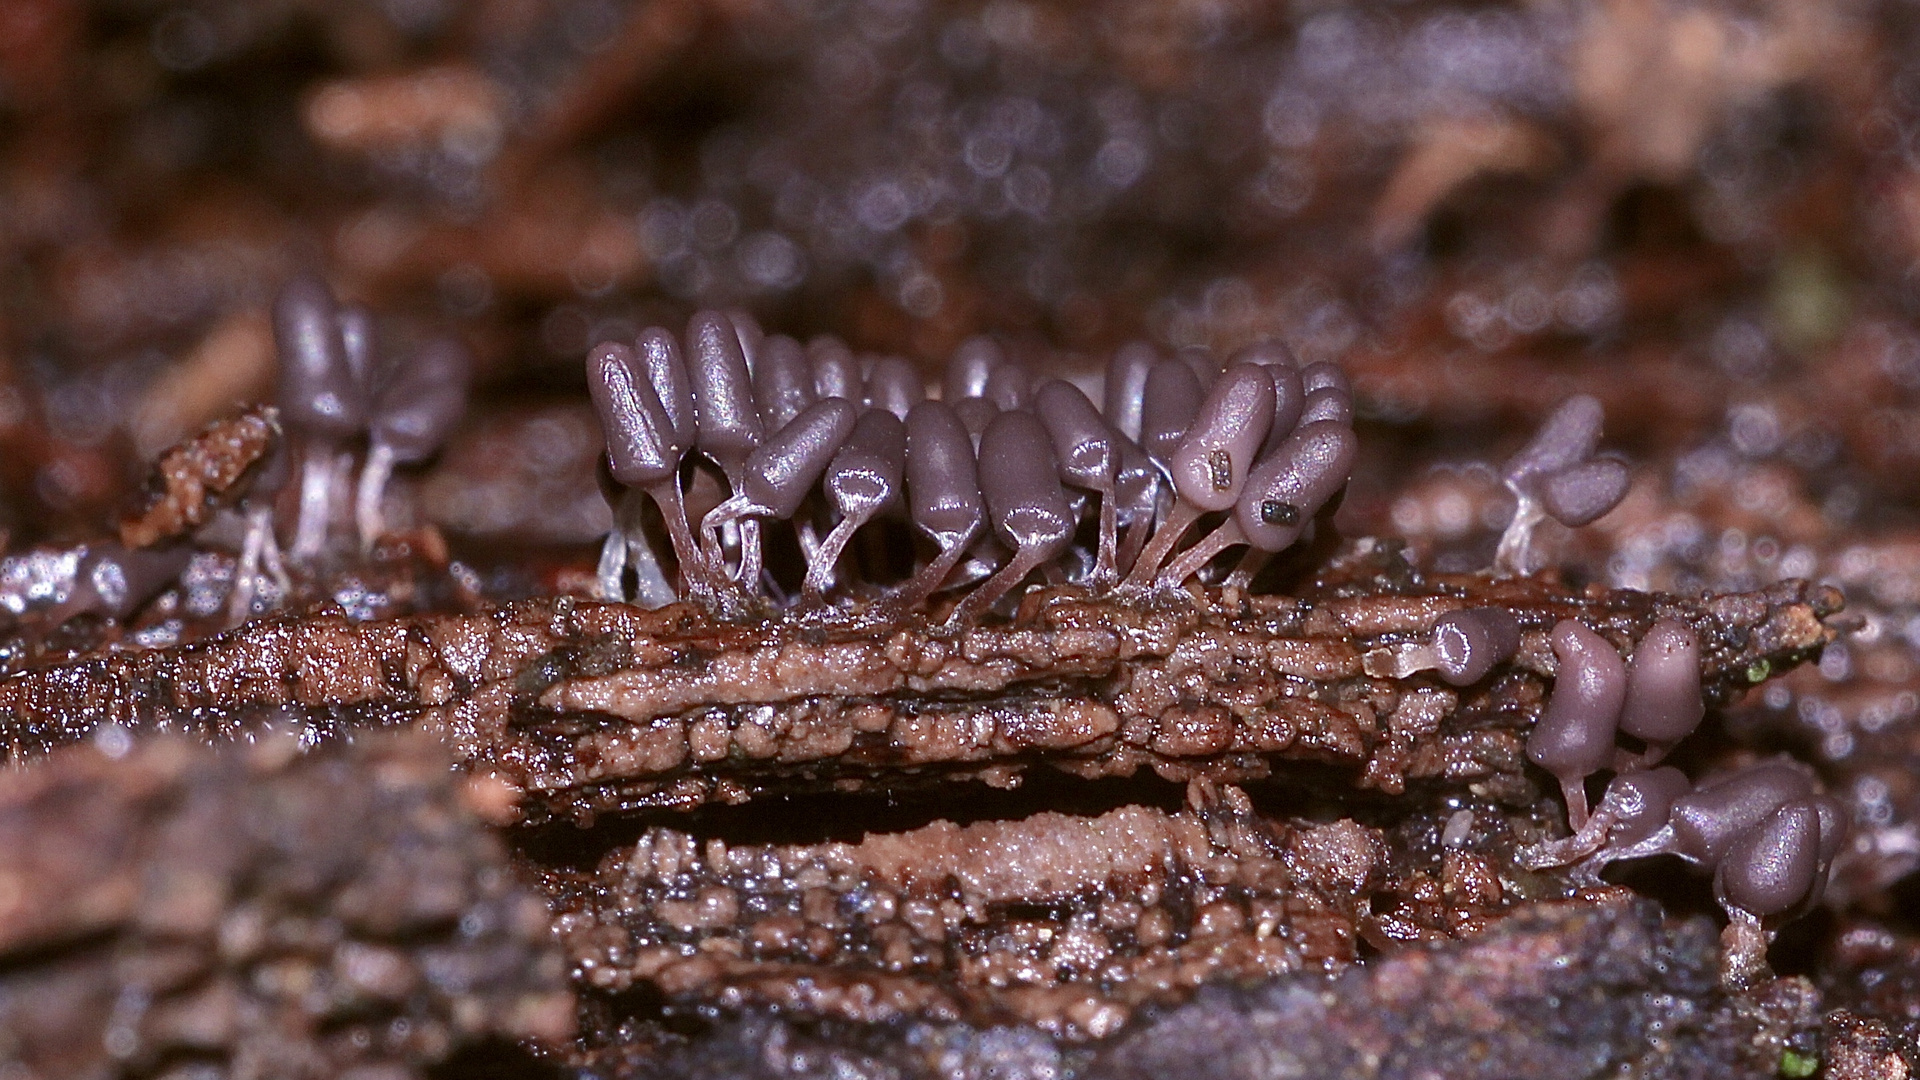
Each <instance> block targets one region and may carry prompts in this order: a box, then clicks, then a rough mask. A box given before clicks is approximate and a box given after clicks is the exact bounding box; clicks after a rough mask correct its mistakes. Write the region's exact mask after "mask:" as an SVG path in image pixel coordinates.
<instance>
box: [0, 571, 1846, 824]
mask: <svg viewBox="0 0 1920 1080" xmlns="http://www.w3.org/2000/svg"><path fill="white" fill-rule="evenodd" d="M1363 550H1364V548H1363ZM1372 558H1373V564H1377V565H1373V564H1369V565H1370V567H1371V568H1370V569H1369V570H1368V571H1367V572H1366V573H1364V574H1359V575H1354V574H1349V576H1348V578H1347V579H1346V580H1345V581H1344V582H1340V583H1335V584H1333V585H1324V584H1323V585H1321V586H1317V587H1316V589H1315V590H1314V592H1313V593H1312V594H1311V595H1310V596H1308V597H1303V598H1293V597H1280V596H1244V595H1238V594H1233V595H1221V594H1220V593H1218V592H1210V593H1201V592H1194V593H1190V594H1176V595H1171V596H1167V597H1162V598H1160V599H1158V600H1156V601H1153V602H1136V603H1127V602H1122V601H1119V600H1116V599H1112V598H1102V597H1092V596H1088V595H1087V594H1085V593H1083V592H1080V591H1077V590H1072V589H1059V590H1051V591H1038V592H1035V593H1033V594H1030V595H1029V596H1028V597H1027V599H1026V601H1025V602H1024V603H1023V604H1022V607H1021V611H1020V613H1019V615H1018V617H1016V618H1015V619H1014V620H1012V621H1011V622H1005V623H999V624H990V625H980V626H971V627H966V628H963V629H960V630H958V631H950V630H947V629H945V628H942V627H939V626H936V625H932V624H928V623H924V622H919V621H915V620H912V619H909V620H905V621H899V622H879V621H875V620H872V619H869V618H867V617H866V616H865V614H864V612H863V611H861V610H854V611H851V612H842V613H839V614H836V615H833V616H831V617H821V618H807V617H799V616H790V617H784V618H777V619H775V618H768V619H762V620H756V621H750V622H724V621H719V620H716V619H714V618H712V617H710V616H708V615H707V614H705V613H704V612H703V611H701V610H700V609H697V608H695V607H692V606H690V605H685V604H680V605H674V606H671V607H668V608H664V609H660V610H657V611H648V610H644V609H641V608H637V607H632V606H629V605H624V604H607V603H593V602H585V601H581V600H577V599H573V598H567V597H559V598H547V599H540V600H532V601H526V602H522V603H518V604H511V605H507V606H504V607H500V608H496V609H493V610H490V611H487V612H485V613H482V614H477V615H451V614H422V615H416V616H410V617H405V618H396V619H388V620H377V621H369V622H361V623H355V622H351V621H349V620H348V619H346V618H345V617H344V616H342V615H340V614H338V613H327V612H325V611H321V612H317V613H309V614H307V615H304V616H297V617H296V616H287V617H280V618H273V619H265V620H261V621H259V622H255V623H251V624H248V625H246V626H243V627H240V628H239V629H236V630H234V631H232V632H230V633H227V634H225V635H222V636H220V637H217V638H214V639H211V640H207V641H202V642H198V643H194V644H190V645H184V646H180V647H177V648H172V649H158V650H152V651H147V652H129V653H113V654H108V655H101V656H95V657H90V658H86V659H82V660H79V661H75V662H72V663H67V664H61V665H58V666H54V667H49V668H44V669H40V670H34V671H28V672H23V673H21V674H19V675H16V676H14V677H12V678H10V679H8V680H6V681H4V682H0V718H3V719H0V725H4V729H5V730H4V736H5V737H4V739H3V740H0V745H6V746H9V747H10V748H11V754H12V755H13V756H15V757H18V756H19V755H21V754H23V753H33V752H38V751H41V750H45V749H48V748H51V747H53V746H56V745H59V744H61V743H65V742H71V741H73V740H76V739H79V738H81V737H83V736H85V735H86V734H87V733H89V732H90V731H92V730H94V729H96V728H97V727H99V726H100V725H103V724H116V725H120V726H122V727H125V728H128V729H130V730H147V729H163V730H170V729H190V730H197V731H201V732H205V733H208V734H219V733H222V732H230V731H235V730H239V729H242V728H245V727H247V726H249V725H259V724H272V723H285V722H294V723H300V724H306V725H309V726H316V727H318V728H321V729H330V728H331V727H333V726H334V725H339V724H392V723H402V722H412V723H417V724H419V725H420V726H423V727H426V728H428V729H430V730H435V731H438V732H440V733H441V734H442V735H443V737H444V738H445V739H446V741H447V742H448V743H449V744H450V745H452V746H453V747H454V748H455V750H456V752H457V753H458V754H459V755H460V756H461V757H462V758H464V759H465V760H466V761H467V762H469V763H470V764H471V765H472V766H473V767H475V768H476V769H478V770H481V771H484V772H489V773H491V774H492V775H494V776H495V777H496V778H498V780H500V781H501V782H503V783H504V784H506V785H508V787H510V788H511V789H512V791H513V792H514V793H515V795H516V796H517V798H518V799H519V802H520V812H521V813H522V814H523V815H524V816H525V818H527V819H528V820H540V819H543V818H546V817H549V816H562V817H572V818H574V819H576V820H590V819H591V818H592V816H593V815H594V814H596V813H599V812H604V811H609V810H633V809H639V808H644V807H649V806H670V807H679V808H690V807H693V806H696V805H699V804H701V803H704V802H708V801H721V802H741V801H745V800H748V799H751V798H753V797H754V796H755V795H758V794H761V793H766V792H791V791H804V790H825V789H832V790H843V791H844V790H853V789H858V788H861V787H864V786H867V785H870V784H880V785H883V786H885V787H888V788H894V787H899V786H903V785H911V784H913V783H916V782H922V783H925V782H933V781H938V780H950V779H957V778H973V779H982V780H986V781H988V782H991V783H996V784H1001V785H1007V784H1012V783H1016V782H1018V779H1019V778H1020V776H1021V775H1022V773H1023V772H1024V771H1025V770H1027V769H1030V768H1032V767H1035V766H1038V765H1045V766H1049V767H1051V768H1054V769H1060V770H1064V771H1066V772H1069V773H1072V774H1075V775H1080V776H1084V777H1097V776H1113V775H1121V776H1124V775H1131V774H1133V773H1135V772H1136V771H1138V770H1140V769H1141V768H1143V767H1145V768H1149V769H1152V770H1154V771H1156V772H1158V773H1160V774H1161V775H1162V776H1165V777H1167V778H1169V779H1176V780H1183V779H1193V778H1202V777H1204V778H1208V779H1212V780H1216V781H1229V782H1237V781H1241V780H1247V779H1252V778H1258V777H1260V776H1263V775H1266V774H1267V772H1268V771H1269V769H1270V768H1271V766H1272V764H1273V763H1274V762H1276V761H1279V760H1299V761H1311V762H1319V763H1324V764H1327V765H1332V766H1336V767H1338V769H1339V770H1342V771H1344V772H1345V773H1346V774H1347V775H1350V776H1351V777H1352V778H1353V780H1354V782H1355V783H1357V784H1358V785H1359V786H1362V787H1370V788H1375V789H1378V790H1381V791H1383V792H1386V793H1389V794H1391V793H1397V792H1399V791H1401V790H1403V789H1404V786H1405V785H1406V783H1407V782H1408V781H1410V780H1439V781H1445V782H1447V783H1451V784H1456V785H1465V784H1472V785H1475V787H1476V788H1477V789H1478V790H1482V791H1487V792H1492V793H1496V794H1498V793H1499V792H1501V791H1503V790H1504V791H1509V792H1518V791H1530V790H1531V789H1530V787H1525V788H1523V787H1520V786H1519V785H1525V784H1526V783H1527V782H1526V781H1525V780H1524V778H1523V775H1522V770H1523V764H1524V761H1523V757H1522V753H1521V750H1522V742H1523V737H1524V733H1525V731H1526V730H1527V728H1528V727H1529V725H1530V724H1531V722H1532V718H1533V717H1534V715H1535V714H1536V713H1537V710H1538V706H1539V703H1540V701H1541V698H1542V695H1543V692H1544V689H1545V686H1546V683H1545V681H1544V680H1545V677H1549V676H1551V674H1552V672H1553V665H1554V661H1553V654H1552V652H1551V650H1550V649H1549V648H1548V647H1547V644H1546V631H1547V630H1548V628H1550V627H1551V626H1552V625H1553V623H1554V622H1556V621H1558V620H1559V619H1562V618H1577V619H1580V620H1581V621H1583V622H1585V623H1587V624H1588V625H1589V626H1591V627H1593V628H1594V629H1595V630H1596V631H1598V632H1600V633H1602V634H1603V635H1605V636H1607V637H1608V638H1609V639H1610V640H1611V641H1613V643H1614V644H1615V645H1616V646H1617V647H1619V648H1620V649H1622V651H1623V652H1624V651H1630V650H1631V648H1632V645H1633V643H1634V642H1635V641H1636V640H1637V639H1638V637H1639V635H1640V634H1641V633H1643V632H1644V631H1645V630H1646V628H1647V627H1648V626H1649V625H1651V624H1652V622H1653V621H1654V620H1655V619H1657V618H1661V617H1676V618H1680V619H1683V620H1685V621H1687V622H1688V623H1689V624H1690V625H1692V626H1693V627H1694V629H1695V631H1696V632H1697V633H1698V635H1699V637H1700V640H1701V641H1702V642H1703V645H1704V648H1703V652H1704V658H1705V659H1704V667H1705V683H1706V686H1707V692H1708V694H1709V696H1710V697H1713V698H1715V699H1718V700H1726V699H1727V698H1729V697H1730V696H1731V695H1733V694H1735V693H1737V692H1738V691H1739V690H1741V689H1743V688H1744V687H1746V686H1747V685H1749V684H1751V683H1753V682H1758V681H1760V680H1761V679H1763V678H1765V677H1766V676H1767V675H1768V674H1769V673H1771V672H1773V671H1777V670H1779V669H1780V668H1782V667H1785V666H1788V665H1791V664H1793V663H1796V662H1798V661H1800V660H1802V659H1805V658H1806V657H1808V656H1810V655H1813V654H1814V653H1815V652H1816V651H1817V650H1818V649H1819V648H1820V647H1821V646H1822V645H1823V644H1825V643H1826V642H1827V641H1828V640H1830V639H1831V637H1832V636H1833V634H1834V631H1833V629H1832V628H1831V627H1830V626H1829V625H1828V624H1827V623H1826V622H1824V621H1823V620H1824V619H1825V618H1826V617H1827V616H1828V615H1831V614H1832V613H1833V612H1834V611H1836V610H1837V609H1838V606H1839V598H1838V594H1837V593H1835V592H1834V591H1833V590H1831V589H1826V588H1821V587H1814V586H1810V585H1808V584H1807V583H1805V582H1802V581H1788V582H1782V583H1779V584H1776V585H1773V586H1771V587H1769V588H1767V589H1766V590H1763V591H1760V592H1753V593H1742V594H1735V595H1723V596H1709V597H1704V598H1701V599H1697V600H1688V599H1681V598H1675V597H1666V596H1656V595H1650V594H1645V593H1638V592H1632V591H1609V590H1605V589H1601V588H1598V587H1592V588H1588V589H1585V590H1574V589H1569V588H1566V587H1564V586H1560V585H1557V584H1555V583H1553V582H1551V581H1549V580H1546V579H1517V580H1496V579H1492V578H1488V577H1485V576H1480V575H1458V576H1432V577H1423V576H1421V575H1419V574H1417V573H1414V572H1412V571H1411V570H1410V569H1408V568H1407V567H1405V565H1404V564H1399V563H1398V562H1397V560H1396V559H1395V558H1393V557H1392V556H1390V555H1383V554H1378V553H1376V554H1375V556H1373V557H1372ZM1363 561H1364V560H1363ZM1495 604H1497V605H1500V606H1503V607H1505V608H1507V609H1508V610H1509V611H1511V612H1513V614H1514V615H1515V616H1516V617H1517V618H1518V619H1519V620H1520V622H1521V624H1522V626H1523V627H1524V628H1525V634H1524V638H1523V643H1522V645H1521V649H1520V652H1519V655H1518V656H1517V657H1516V658H1515V660H1514V661H1513V663H1511V664H1510V665H1506V666H1504V667H1503V668H1501V669H1499V670H1498V671H1496V672H1495V674H1494V675H1493V676H1491V677H1490V678H1488V679H1486V680H1483V681H1482V682H1481V683H1480V684H1478V685H1476V686H1474V687H1470V688H1467V689H1466V690H1459V691H1457V690H1455V689H1453V688H1451V687H1448V686H1446V685H1444V684H1443V683H1441V682H1440V681H1438V680H1437V679H1435V678H1433V677H1432V676H1431V675H1429V674H1426V673H1415V674H1412V675H1409V676H1405V677H1400V678H1395V677H1391V676H1389V675H1380V674H1369V671H1370V670H1373V671H1377V670H1379V667H1378V665H1377V664H1375V663H1373V662H1372V661H1369V660H1368V659H1367V657H1368V656H1369V654H1373V655H1374V656H1375V657H1378V656H1379V655H1381V650H1391V647H1392V646H1393V645H1395V644H1397V643H1401V642H1406V641H1410V640H1419V639H1421V638H1423V637H1424V636H1425V635H1426V634H1427V633H1429V632H1430V630H1431V627H1432V624H1433V621H1434V619H1436V618H1437V617H1438V616H1440V615H1441V614H1444V613H1445V612H1447V611H1451V610H1454V609H1457V608H1460V607H1466V606H1483V605H1495Z"/></svg>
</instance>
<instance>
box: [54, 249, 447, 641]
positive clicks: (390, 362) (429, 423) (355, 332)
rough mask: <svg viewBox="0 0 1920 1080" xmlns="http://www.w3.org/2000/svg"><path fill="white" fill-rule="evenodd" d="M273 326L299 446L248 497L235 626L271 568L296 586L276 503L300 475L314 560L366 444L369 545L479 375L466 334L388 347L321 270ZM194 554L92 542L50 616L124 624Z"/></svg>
mask: <svg viewBox="0 0 1920 1080" xmlns="http://www.w3.org/2000/svg"><path fill="white" fill-rule="evenodd" d="M273 331H274V342H275V345H276V347H277V351H278V354H279V373H280V374H279V386H278V388H277V393H276V396H275V397H276V403H277V405H278V419H279V423H280V424H281V426H282V427H283V429H284V430H285V432H286V433H287V435H288V436H289V438H288V440H287V442H288V443H290V444H291V447H292V448H291V449H289V448H288V446H287V445H286V444H279V445H276V448H275V450H274V452H273V453H272V455H271V456H270V457H269V458H268V459H267V460H266V461H265V462H263V463H262V464H261V465H260V466H258V467H257V470H256V472H255V474H254V476H253V477H252V478H251V480H250V482H249V483H248V484H247V486H246V488H245V494H244V495H243V496H242V497H241V499H240V502H239V506H238V510H239V511H240V513H241V514H242V515H244V517H245V519H246V532H245V539H244V541H243V543H242V549H241V555H240V560H239V565H238V566H237V568H236V570H235V574H234V588H233V594H232V597H231V600H230V602H229V611H230V612H231V614H232V618H233V620H234V621H235V622H239V621H242V620H244V619H246V618H248V617H250V616H251V615H252V614H253V596H254V592H255V588H256V585H257V583H258V581H259V575H260V570H261V568H262V567H263V566H264V567H265V568H266V570H267V572H268V573H269V574H271V575H272V576H273V578H274V579H275V581H276V583H277V584H278V586H279V589H280V592H281V594H282V595H285V594H286V593H288V592H289V591H291V588H292V586H291V582H290V581H289V579H288V576H287V572H286V564H285V561H284V560H283V559H282V557H281V553H280V544H279V540H278V538H277V536H276V535H275V532H274V504H275V503H276V502H277V501H278V496H279V495H280V493H281V491H282V490H283V489H284V488H285V487H286V485H287V483H288V482H289V481H290V480H291V479H292V476H293V473H294V471H295V470H296V469H298V471H299V474H300V509H299V516H298V520H297V522H296V525H295V528H294V540H293V545H292V548H291V549H290V554H291V555H292V556H293V557H294V558H295V559H298V560H301V561H311V560H313V559H314V558H315V557H317V556H319V555H320V554H321V553H322V552H323V551H324V550H325V548H326V546H327V539H328V531H329V526H330V525H331V524H332V519H333V511H334V496H335V492H336V491H337V490H338V489H339V488H340V486H341V485H342V484H343V483H344V481H345V478H346V474H347V473H348V472H349V470H350V469H351V468H352V465H353V456H354V451H355V450H356V449H357V448H358V447H359V446H360V445H362V444H363V443H364V446H365V454H366V456H365V460H364V463H363V464H362V466H361V470H360V479H359V483H358V485H357V486H356V489H355V492H354V521H355V523H356V525H357V527H358V531H359V537H360V545H361V550H363V551H366V550H370V549H371V548H372V547H373V544H374V542H375V541H376V540H378V539H379V538H380V536H381V535H382V533H383V532H384V531H385V522H384V518H383V514H382V509H381V506H382V499H383V497H384V496H385V493H386V487H387V482H388V480H390V479H391V478H392V475H393V469H394V466H395V465H407V464H414V463H418V462H422V461H425V460H427V459H428V458H430V457H432V456H433V455H434V454H435V453H437V452H438V451H439V449H440V445H441V444H442V443H443V442H445V441H446V438H447V436H448V434H450V433H451V432H452V430H453V428H454V425H456V424H457V423H458V422H459V421H460V418H461V415H462V414H463V413H464V412H465V411H466V406H467V391H468V386H469V384H470V383H471V381H472V373H473V359H472V356H471V354H470V353H469V352H468V351H467V348H466V346H465V345H463V344H461V343H460V342H459V341H458V340H457V339H455V338H452V337H441V338H435V339H433V340H431V341H429V342H427V343H426V344H425V345H424V346H422V347H421V348H419V349H418V350H415V351H413V352H411V353H404V354H403V353H396V352H393V351H390V350H382V349H380V348H379V347H378V345H377V343H376V340H375V333H374V319H373V313H372V312H371V311H369V310H368V309H367V308H366V307H364V306H362V305H359V304H344V305H343V304H341V303H339V302H338V301H337V300H336V299H335V298H334V295H333V291H332V290H331V289H329V288H328V287H327V284H326V282H325V281H323V280H321V279H320V278H319V277H317V276H314V275H311V274H307V275H301V276H299V277H296V278H294V279H293V280H292V281H290V282H289V283H288V284H287V285H286V286H285V287H284V288H282V289H281V291H280V295H279V296H278V297H277V298H276V300H275V302H274V308H273ZM191 554H192V548H191V546H190V545H188V544H184V543H179V542H167V543H162V544H156V545H154V546H151V547H143V548H134V549H128V548H126V547H124V546H122V545H121V544H118V543H115V542H112V541H103V542H98V543H92V544H89V545H87V547H86V549H85V553H84V555H82V556H81V557H80V559H79V560H78V563H77V565H76V567H75V569H74V574H73V584H72V586H71V588H70V589H69V590H68V591H67V592H66V594H65V595H64V597H62V599H61V600H60V602H59V603H58V604H56V605H55V607H54V608H53V609H52V611H51V614H50V618H51V619H52V621H53V622H54V623H55V624H58V623H60V622H63V621H65V620H66V619H69V618H72V617H73V616H75V615H80V614H83V613H89V612H91V613H97V614H99V615H102V616H105V617H108V618H112V619H125V618H126V617H127V616H128V615H130V614H132V613H133V612H134V611H136V610H138V609H139V608H140V607H141V606H142V605H144V604H145V603H146V602H147V601H149V600H151V599H153V598H154V597H155V596H157V595H159V594H160V593H161V592H162V591H163V590H165V589H166V588H167V587H168V586H170V585H172V584H173V582H174V581H175V579H177V578H178V577H179V575H180V572H181V571H182V570H183V569H185V568H186V566H187V563H188V561H189V559H190V557H191Z"/></svg>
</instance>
